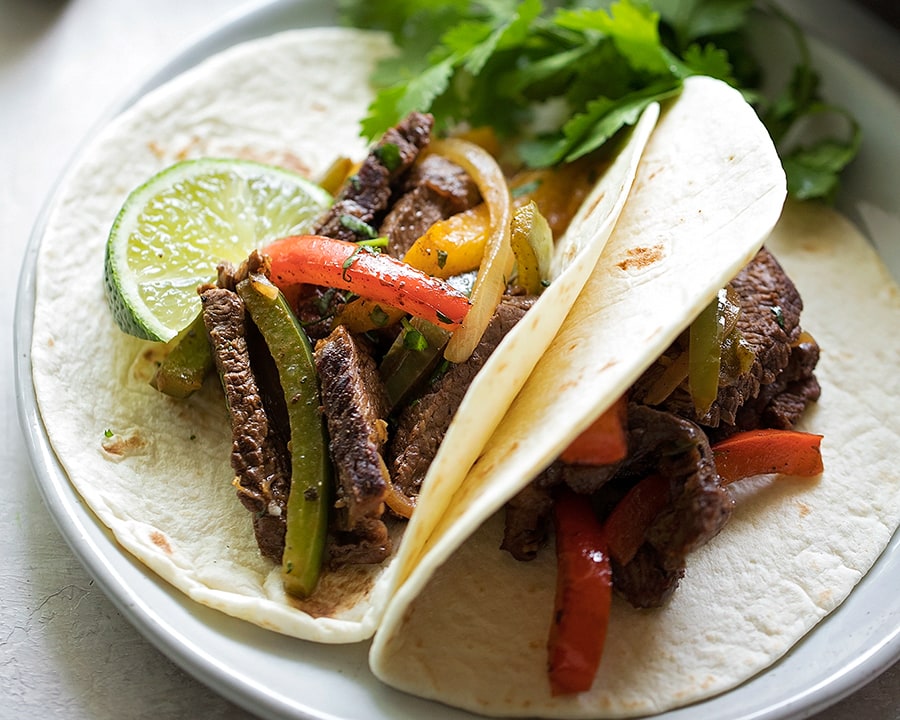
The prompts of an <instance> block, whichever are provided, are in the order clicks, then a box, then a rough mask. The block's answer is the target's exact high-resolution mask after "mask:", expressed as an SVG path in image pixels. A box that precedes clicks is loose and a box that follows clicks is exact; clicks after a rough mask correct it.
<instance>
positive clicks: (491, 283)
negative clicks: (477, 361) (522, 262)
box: [429, 138, 514, 363]
mask: <svg viewBox="0 0 900 720" xmlns="http://www.w3.org/2000/svg"><path fill="white" fill-rule="evenodd" d="M429 151H430V152H433V153H435V154H438V155H442V156H443V157H445V158H447V159H448V160H449V161H451V162H453V163H456V164H457V165H459V166H460V167H461V168H462V169H463V170H465V171H466V172H467V173H468V175H469V177H470V178H472V181H473V182H474V183H475V185H476V186H477V187H478V190H479V192H481V197H482V199H483V200H484V202H485V204H486V205H487V206H488V210H489V213H490V218H491V229H490V234H489V235H488V239H487V242H486V243H485V246H484V257H483V258H482V261H481V266H480V267H479V269H478V277H477V278H476V280H475V286H474V288H473V290H472V296H471V302H472V305H471V307H470V308H469V312H468V314H467V315H466V317H465V319H464V320H463V322H462V324H461V325H460V327H459V328H458V329H457V330H456V331H455V332H454V333H453V337H451V338H450V341H449V342H448V343H447V348H446V349H445V350H444V357H445V358H446V359H447V360H449V361H450V362H454V363H460V362H464V361H465V360H467V359H468V358H469V356H470V355H471V354H472V351H473V350H474V349H475V346H476V345H478V342H479V341H480V340H481V336H482V335H483V334H484V330H485V328H486V327H487V326H488V323H489V322H490V321H491V317H493V315H494V311H495V310H496V309H497V305H498V304H499V303H500V298H501V296H502V295H503V291H504V290H505V289H506V281H507V278H508V277H509V274H510V273H511V272H512V268H513V262H514V256H513V251H512V246H511V245H510V241H509V225H510V221H511V219H512V209H511V208H512V200H511V198H510V194H509V189H508V188H507V185H506V178H505V177H504V176H503V171H502V170H501V169H500V166H499V165H497V162H496V161H495V160H494V158H493V157H491V155H490V153H488V152H487V151H486V150H484V149H483V148H481V147H479V146H478V145H475V144H474V143H471V142H468V141H467V140H461V139H459V138H448V139H446V140H435V141H434V142H432V143H431V146H430V148H429Z"/></svg>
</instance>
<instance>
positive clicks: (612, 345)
mask: <svg viewBox="0 0 900 720" xmlns="http://www.w3.org/2000/svg"><path fill="white" fill-rule="evenodd" d="M702 82H703V84H704V85H705V88H704V90H705V91H706V90H708V91H713V90H714V88H713V86H712V85H709V84H708V83H709V82H710V81H705V80H704V81H702ZM695 89H696V88H695V87H694V85H693V84H689V85H688V87H687V88H686V90H685V94H684V95H683V96H682V97H681V98H680V99H679V100H678V101H676V102H675V103H674V104H673V105H672V106H671V107H670V108H668V109H667V110H666V111H664V113H663V115H662V116H661V119H660V123H659V125H658V127H657V130H656V132H655V133H654V135H653V137H652V138H651V142H650V144H649V146H648V148H647V150H646V152H645V154H644V157H643V159H642V162H641V167H640V168H639V171H638V178H637V180H636V182H635V188H634V190H633V191H632V194H631V196H630V197H629V200H628V203H627V204H626V208H625V210H624V212H623V214H622V216H621V217H620V220H619V223H618V225H617V227H616V230H615V232H614V234H613V237H612V238H611V239H610V241H609V243H608V245H607V247H606V250H605V251H604V254H603V255H602V256H601V259H600V261H599V263H598V265H597V267H596V268H595V271H594V273H593V274H592V276H591V278H590V279H589V281H588V283H587V285H586V287H585V289H584V291H583V293H582V295H581V296H580V297H579V299H578V301H577V302H576V304H575V306H574V307H573V309H572V312H571V313H570V315H569V317H568V318H567V319H566V321H565V323H564V325H563V327H562V329H561V330H560V333H559V335H558V336H557V338H555V340H554V341H553V343H552V344H551V346H550V348H549V349H548V352H547V353H546V355H545V359H544V361H543V362H542V363H541V364H540V365H539V366H538V367H537V368H536V370H535V372H534V374H533V375H532V376H531V377H530V378H529V380H528V382H527V383H526V386H525V387H524V388H523V390H522V392H521V393H520V395H519V396H518V397H517V398H516V400H515V401H514V403H513V405H512V406H511V408H510V410H509V413H508V414H507V416H506V418H505V419H504V423H503V425H501V427H500V428H499V429H498V431H497V432H496V433H495V434H494V436H493V437H492V438H491V440H490V441H489V443H488V445H487V447H486V450H485V452H484V454H483V455H482V456H481V457H480V458H479V460H478V462H477V463H476V465H475V467H474V468H473V471H472V472H471V473H470V475H469V476H468V477H467V478H466V480H465V482H464V483H463V485H462V486H461V488H460V490H459V492H457V494H456V496H455V497H454V498H453V501H452V503H451V505H450V507H449V512H448V513H447V514H445V516H444V517H442V518H441V520H440V523H439V524H438V525H437V527H436V528H435V530H434V532H433V534H432V535H431V537H430V538H429V540H428V542H427V543H426V544H425V545H424V546H423V548H422V555H421V556H420V557H419V558H418V562H417V563H415V564H411V570H410V572H409V573H408V575H407V579H406V581H405V583H404V584H403V585H402V586H401V588H400V589H399V591H398V592H397V593H396V595H395V597H394V599H393V600H392V602H391V604H390V606H389V608H388V611H387V613H386V615H385V618H384V622H383V624H382V627H381V629H380V630H379V632H378V634H377V635H376V637H375V641H374V643H373V646H372V649H371V653H370V663H371V666H372V668H373V670H374V672H375V674H376V675H377V676H378V677H379V678H380V679H382V680H383V681H385V682H387V683H389V684H391V685H393V686H395V687H397V688H400V689H402V690H405V691H407V692H411V693H414V694H416V695H421V696H423V697H427V698H431V699H436V700H440V701H442V702H445V703H448V704H451V705H455V706H459V707H462V708H465V709H468V710H471V711H473V712H478V713H483V714H486V715H500V716H507V715H512V716H529V717H530V716H547V717H576V718H582V717H584V718H586V717H627V716H637V715H649V714H654V713H659V712H663V711H665V710H668V709H672V708H675V707H679V706H682V705H685V704H688V703H691V702H694V701H697V700H700V699H702V698H706V697H709V696H711V695H713V694H716V693H720V692H722V691H725V690H727V689H729V688H732V687H734V686H736V685H738V684H740V683H741V682H743V681H745V680H747V679H748V678H750V677H752V676H753V675H754V674H756V673H758V672H759V671H761V670H763V669H764V668H766V667H767V666H769V665H770V664H771V663H773V662H775V661H776V660H777V659H778V658H779V657H781V656H782V655H783V654H784V653H785V652H787V650H788V649H789V648H790V647H791V646H792V645H793V644H794V643H796V642H797V641H798V640H799V639H800V638H801V637H802V636H803V635H804V634H805V633H806V632H808V631H809V630H810V629H811V628H812V627H813V626H814V625H815V624H816V623H817V622H818V621H819V620H821V619H822V618H823V617H824V616H825V615H826V614H827V613H828V612H830V611H831V610H833V609H834V608H835V607H836V606H837V605H838V604H839V603H840V602H841V601H842V600H843V599H844V598H845V597H846V596H847V594H848V593H849V592H850V591H851V589H852V588H853V587H854V585H855V584H856V583H857V582H858V581H859V579H860V578H861V577H862V576H863V574H864V573H865V572H866V571H867V570H868V569H869V568H870V567H871V566H872V564H873V563H874V562H875V560H876V559H877V557H878V555H879V554H880V553H881V551H882V550H883V549H884V547H885V546H886V545H887V543H888V542H889V541H890V538H891V536H892V534H893V533H894V531H895V529H896V527H897V525H898V522H900V483H898V479H900V471H898V469H897V467H898V465H897V447H900V418H898V416H897V414H896V407H897V406H898V403H900V378H898V377H897V374H896V373H894V372H892V371H891V370H892V369H893V368H894V367H895V366H896V364H897V359H898V357H900V339H898V337H897V335H896V333H891V332H890V331H889V330H888V328H896V327H900V290H898V288H897V286H896V284H894V283H893V282H892V281H891V280H890V278H889V276H888V274H887V272H886V270H885V269H884V268H883V267H882V265H881V264H880V262H879V260H878V258H877V256H876V254H875V253H874V252H873V250H872V248H871V247H870V246H869V245H868V243H867V242H866V241H865V240H864V239H863V238H862V237H861V236H860V235H859V234H858V233H857V232H856V230H854V229H853V228H852V227H851V226H850V225H849V224H848V223H847V221H845V220H844V219H842V218H841V217H840V216H838V215H837V214H835V213H834V212H832V211H830V210H827V209H824V208H822V207H819V206H815V205H804V206H798V205H793V204H789V205H788V206H787V207H786V210H785V213H784V216H783V217H782V218H781V220H780V221H779V223H778V225H777V227H776V228H775V230H774V232H773V233H772V234H771V236H769V237H768V239H767V241H766V244H767V246H768V247H769V249H770V250H772V251H773V253H774V254H775V256H776V257H777V258H779V259H780V261H781V262H782V264H783V265H784V267H785V269H786V271H787V273H788V274H789V275H790V276H791V277H792V278H793V279H794V281H795V282H796V284H797V286H798V289H799V291H800V294H801V296H802V297H803V298H804V302H805V306H806V309H805V311H804V314H803V325H804V328H805V329H806V330H808V331H809V332H811V333H812V335H813V336H814V337H815V338H816V339H817V340H818V342H819V343H820V345H821V347H822V358H821V361H820V364H819V367H818V370H817V375H818V377H819V380H820V382H821V384H822V387H823V395H822V398H821V400H820V401H819V402H818V403H816V404H814V405H812V406H811V407H810V408H809V409H808V411H807V412H806V414H805V416H804V418H803V421H802V423H801V424H800V429H806V430H810V431H814V432H817V433H822V434H824V436H825V439H824V443H823V457H824V464H825V473H824V474H823V475H822V476H821V478H818V479H812V480H810V479H788V478H781V479H773V478H763V479H759V480H753V481H745V482H744V483H742V484H739V485H737V486H735V487H734V492H735V494H736V495H737V510H736V513H735V515H734V517H733V518H732V520H731V522H730V523H729V524H727V525H726V527H725V529H724V530H723V532H722V533H721V534H720V535H719V536H717V537H716V538H715V539H714V540H713V541H712V542H710V543H709V544H708V545H707V546H705V547H703V548H702V549H700V550H699V551H697V552H696V553H695V554H693V555H691V556H690V557H689V559H688V567H687V572H686V575H685V577H684V579H683V580H682V582H681V584H680V586H679V588H678V589H677V590H676V592H675V593H674V595H673V597H672V598H671V600H670V601H669V602H668V603H667V604H666V605H665V606H664V607H663V608H660V609H658V610H649V611H646V610H645V611H640V610H635V609H633V608H631V607H630V606H629V605H628V604H627V603H626V602H624V601H621V600H620V599H619V598H616V599H615V600H614V606H613V613H612V618H611V622H610V627H609V635H608V638H607V642H606V646H605V650H604V656H603V660H602V663H601V667H600V670H599V672H598V675H597V677H596V679H595V682H594V685H593V688H592V689H591V690H590V691H588V692H585V693H581V694H578V695H574V696H569V697H558V698H553V697H552V696H551V694H550V687H549V681H548V679H547V675H546V663H547V655H546V642H547V637H548V631H549V627H550V623H551V620H552V608H553V602H554V592H555V572H556V568H555V554H554V552H553V549H552V543H551V544H550V546H549V547H548V548H545V549H544V550H543V551H542V552H541V553H539V557H538V559H537V560H535V561H533V562H517V561H515V560H514V559H513V558H512V557H511V556H510V555H509V554H508V553H506V552H504V551H501V550H500V549H499V546H500V542H501V540H502V536H503V517H502V512H499V511H500V509H501V507H502V505H503V504H504V503H505V502H506V501H507V500H508V499H509V498H511V497H512V496H513V495H514V494H515V493H516V492H517V491H518V490H520V489H521V488H522V487H523V486H524V485H525V484H527V483H528V482H529V481H530V480H531V478H532V477H533V476H534V469H536V468H542V467H544V466H546V465H547V464H549V462H550V461H552V460H553V459H554V458H555V457H556V455H557V454H558V453H559V452H560V451H561V450H562V449H563V448H565V446H566V445H567V444H568V443H569V442H570V440H571V439H572V438H573V437H574V436H575V435H576V434H577V433H578V432H579V431H580V430H581V429H582V428H583V427H584V426H585V424H586V423H589V422H590V421H591V419H592V418H593V417H595V416H596V415H597V414H598V413H599V412H601V411H602V410H604V409H605V408H606V407H608V406H609V405H610V404H611V403H612V402H613V401H614V400H615V398H617V397H618V396H619V395H620V394H621V393H622V392H623V391H624V390H625V389H626V388H627V387H629V386H630V385H631V384H632V383H633V382H634V380H635V379H637V377H638V376H639V375H640V374H641V373H642V372H643V371H644V370H645V369H646V367H648V366H649V365H650V364H651V363H652V362H653V361H654V360H655V359H656V357H658V355H659V354H660V353H661V351H662V350H664V349H665V348H666V347H667V346H668V344H669V343H670V342H671V341H672V340H673V339H674V338H675V337H676V336H677V335H678V334H679V333H680V332H681V331H682V330H683V329H684V328H685V327H686V326H687V324H688V323H689V322H690V321H691V320H692V319H693V317H694V316H695V315H696V314H697V312H698V311H699V310H700V309H701V308H702V307H704V306H705V305H706V304H707V303H708V302H709V301H710V300H711V298H712V296H713V293H714V292H715V290H716V288H718V287H721V286H722V285H724V284H725V282H726V281H727V280H728V279H730V278H731V277H732V276H733V275H734V274H736V271H737V270H738V269H739V268H740V267H741V266H742V265H743V264H744V262H745V261H746V260H748V259H749V257H750V256H751V255H752V254H753V252H754V251H755V247H756V246H758V244H759V242H761V241H762V239H763V238H765V237H766V236H767V234H768V231H769V228H768V227H766V225H769V224H770V223H774V221H775V220H776V219H777V218H778V210H777V206H776V207H774V208H773V207H772V206H770V205H767V206H766V207H765V209H764V212H763V214H762V215H760V214H758V211H759V210H761V208H759V207H758V206H755V205H752V204H750V203H749V202H748V204H747V205H746V206H742V205H741V203H740V202H739V201H738V198H751V199H756V198H762V197H766V196H767V194H768V191H765V188H766V186H767V185H769V184H770V183H767V182H762V180H763V178H762V176H760V175H758V174H757V172H761V173H762V175H764V176H765V177H766V178H769V177H771V180H772V181H774V180H775V175H772V173H774V170H773V169H772V168H771V166H770V165H768V164H767V163H763V164H761V165H758V166H755V167H756V170H755V171H752V172H751V171H749V167H748V168H745V170H744V171H742V170H740V169H739V166H740V164H741V163H742V162H743V161H744V160H745V157H744V153H745V152H746V148H745V149H743V150H742V149H739V148H741V146H742V138H743V137H744V133H746V132H747V131H748V130H750V125H751V124H752V122H751V118H749V117H748V116H746V113H745V112H743V111H740V112H739V111H738V109H737V108H736V107H726V103H725V102H724V101H725V98H724V97H723V98H722V99H721V100H716V101H713V96H703V95H700V96H694V91H695ZM715 92H716V93H719V92H720V90H719V89H715ZM694 99H696V100H697V105H696V107H697V109H700V108H703V109H704V110H705V111H709V112H712V113H713V114H715V112H721V113H724V117H719V118H714V117H712V116H706V117H705V118H704V117H698V116H696V115H695V114H694V113H693V112H688V111H687V108H686V107H685V106H686V105H687V104H688V103H693V101H694ZM748 110H749V109H748ZM732 113H734V115H732ZM743 121H746V125H745V124H744V122H743ZM705 122H709V123H712V126H710V127H707V126H706V125H705V124H704V123H705ZM716 127H722V128H723V129H724V130H723V132H724V133H725V134H726V135H730V138H731V139H729V138H725V137H723V138H722V145H721V146H719V147H718V149H715V147H714V146H716V145H717V138H719V133H717V131H716ZM751 135H752V133H751ZM692 136H693V138H694V139H693V140H692V139H691V137H692ZM732 142H733V143H734V146H733V152H731V151H728V148H729V146H731V143H732ZM679 143H680V144H681V145H682V147H681V148H679V147H678V146H679ZM747 147H749V146H747ZM723 151H724V154H720V153H722V152H723ZM679 153H681V154H682V155H681V157H679ZM704 153H710V154H709V155H704ZM717 157H718V158H719V162H718V163H717V162H716V158H717ZM747 157H750V156H747ZM753 157H755V155H753ZM679 160H680V161H681V162H679ZM691 160H692V161H693V162H689V161H691ZM723 160H724V161H726V162H724V163H722V162H721V161H723ZM715 168H718V169H719V170H718V171H716V169H715ZM719 172H721V175H719V174H718V173H719ZM663 176H665V177H663ZM661 178H662V179H661ZM658 181H659V182H662V183H663V185H662V188H655V186H654V183H655V182H658ZM729 188H731V189H729ZM666 190H668V191H666ZM771 192H773V193H774V187H773V189H772V190H771ZM743 193H746V194H743ZM717 195H725V196H726V197H720V198H717V197H716V196H717ZM711 201H715V202H711ZM719 202H721V203H724V205H725V206H724V207H722V206H720V205H719V204H718V203H719ZM719 213H721V214H719ZM763 215H764V217H765V221H763ZM704 216H707V217H704ZM712 216H715V217H712ZM750 226H753V229H752V230H751V229H750ZM741 233H759V235H758V236H757V238H756V242H754V241H753V240H752V239H751V238H748V237H744V238H743V239H742V238H741ZM733 243H737V244H738V247H739V248H740V251H738V250H737V249H732V250H731V251H727V252H726V249H727V248H729V247H731V246H732V244H733ZM654 247H659V248H661V249H663V250H662V252H661V253H659V254H657V253H656V252H653V253H650V252H649V249H650V248H654ZM744 250H746V251H747V255H746V256H743V257H742V256H741V253H742V252H743V251H744ZM657 255H658V259H657V260H656V261H655V262H654V263H653V264H652V265H650V266H649V267H648V266H645V265H641V266H638V265H637V264H636V263H634V262H632V261H633V260H634V259H635V258H643V259H646V258H648V257H651V256H653V257H657ZM726 255H727V257H728V259H727V260H726ZM732 261H734V263H733V264H732ZM885 369H887V370H888V372H885ZM874 378H877V383H873V379H874ZM546 398H553V400H552V401H550V402H547V401H546ZM517 423H522V425H523V426H524V425H526V424H530V426H531V427H533V428H540V429H541V432H542V433H543V434H544V435H546V436H552V437H553V438H554V440H553V441H547V442H544V443H543V444H542V445H543V447H540V448H536V447H535V444H533V443H521V442H519V440H518V438H517V436H516V427H517ZM547 448H550V451H549V452H548V451H547Z"/></svg>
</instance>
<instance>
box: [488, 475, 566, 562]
mask: <svg viewBox="0 0 900 720" xmlns="http://www.w3.org/2000/svg"><path fill="white" fill-rule="evenodd" d="M552 467H554V466H552V465H551V468H552ZM548 470H549V468H548ZM545 472H547V471H545ZM552 511H553V491H552V488H551V487H550V486H548V485H546V484H545V483H542V482H540V481H537V482H531V483H529V484H528V485H526V486H525V487H524V488H523V489H522V490H520V491H519V492H518V493H516V495H515V496H514V497H512V498H511V499H510V500H509V502H507V503H506V507H505V508H504V512H505V513H506V524H505V526H504V528H503V542H502V543H501V544H500V549H501V550H506V551H507V552H508V553H509V554H510V555H512V556H513V557H514V558H515V559H516V560H534V558H535V557H537V553H538V550H540V547H541V545H542V544H543V542H544V539H545V538H546V537H547V526H548V524H549V521H550V513H551V512H552Z"/></svg>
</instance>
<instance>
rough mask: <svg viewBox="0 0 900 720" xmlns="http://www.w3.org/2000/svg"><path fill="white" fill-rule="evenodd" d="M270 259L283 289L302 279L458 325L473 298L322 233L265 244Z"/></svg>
mask: <svg viewBox="0 0 900 720" xmlns="http://www.w3.org/2000/svg"><path fill="white" fill-rule="evenodd" d="M263 252H264V253H265V254H266V255H268V256H269V257H270V258H271V260H272V267H271V279H272V282H273V283H274V284H275V285H277V286H278V287H279V289H281V290H282V292H285V291H286V290H288V289H289V288H290V287H291V286H295V285H299V284H308V285H320V286H322V287H330V288H337V289H339V290H349V291H350V292H353V293H355V294H357V295H359V296H360V297H363V298H368V299H370V300H374V301H376V302H381V303H384V304H385V305H390V306H391V307H397V308H400V309H402V310H404V311H405V312H408V313H410V314H412V315H415V316H416V317H420V318H423V319H425V320H429V321H431V322H433V323H435V324H436V325H438V326H439V327H443V328H446V329H447V330H454V329H455V328H456V327H458V326H459V324H460V323H461V322H462V321H463V319H464V318H465V317H466V314H467V313H468V312H469V300H468V298H467V297H466V296H465V295H463V294H462V293H461V292H459V291H458V290H456V289H454V288H453V287H452V286H451V285H449V284H448V283H446V282H444V281H443V280H440V279H438V278H433V277H430V276H429V275H426V274H425V273H423V272H421V271H420V270H416V269H415V268H413V267H411V266H409V265H407V264H406V263H404V262H402V261H400V260H397V259H396V258H393V257H391V256H390V255H385V254H383V253H376V252H372V251H370V250H369V249H368V248H366V247H363V246H360V245H358V244H356V243H352V242H345V241H343V240H334V239H332V238H327V237H322V236H320V235H295V236H291V237H286V238H282V239H280V240H276V241H275V242H273V243H271V244H270V245H268V246H266V247H265V248H264V249H263Z"/></svg>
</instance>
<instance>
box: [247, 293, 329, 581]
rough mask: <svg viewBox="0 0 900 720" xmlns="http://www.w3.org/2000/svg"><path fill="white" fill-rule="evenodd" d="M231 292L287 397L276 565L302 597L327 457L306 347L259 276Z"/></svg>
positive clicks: (317, 543)
mask: <svg viewBox="0 0 900 720" xmlns="http://www.w3.org/2000/svg"><path fill="white" fill-rule="evenodd" d="M237 292H238V295H240V296H241V299H242V300H243V301H244V304H245V305H246V307H247V310H248V312H249V313H250V317H251V318H252V319H253V322H254V323H255V324H256V326H257V327H258V328H259V330H260V333H261V334H262V336H263V339H264V340H265V342H266V345H267V346H268V347H269V352H270V353H271V354H272V358H273V359H274V360H275V365H276V367H277V368H278V377H279V379H280V381H281V387H282V390H283V391H284V396H285V400H286V402H287V408H288V419H289V422H290V434H291V440H290V444H289V448H290V451H291V490H290V494H289V496H288V503H287V532H286V534H285V542H284V555H283V558H282V561H281V570H282V577H283V580H284V588H285V590H286V591H287V592H288V593H290V594H291V595H296V596H298V597H307V596H309V595H310V594H311V593H312V592H313V590H315V587H316V583H317V582H318V579H319V573H320V571H321V567H322V557H323V554H324V550H325V535H326V531H327V528H328V508H329V506H330V504H331V460H330V458H329V455H328V443H327V439H326V431H325V425H324V419H323V418H322V415H321V413H320V412H319V384H318V380H317V376H316V368H315V363H314V360H313V355H312V348H310V345H309V341H308V340H307V338H306V334H305V333H304V332H303V330H302V329H301V327H300V325H299V323H298V322H297V319H296V318H295V317H294V314H293V313H292V312H291V310H290V308H289V307H288V304H287V301H286V300H285V298H284V296H283V295H282V294H281V292H279V290H278V288H276V287H275V286H274V285H273V284H272V283H271V282H269V280H267V279H266V278H265V277H263V276H261V275H253V276H251V277H249V278H247V279H246V280H243V281H242V282H240V283H239V284H238V286H237Z"/></svg>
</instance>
